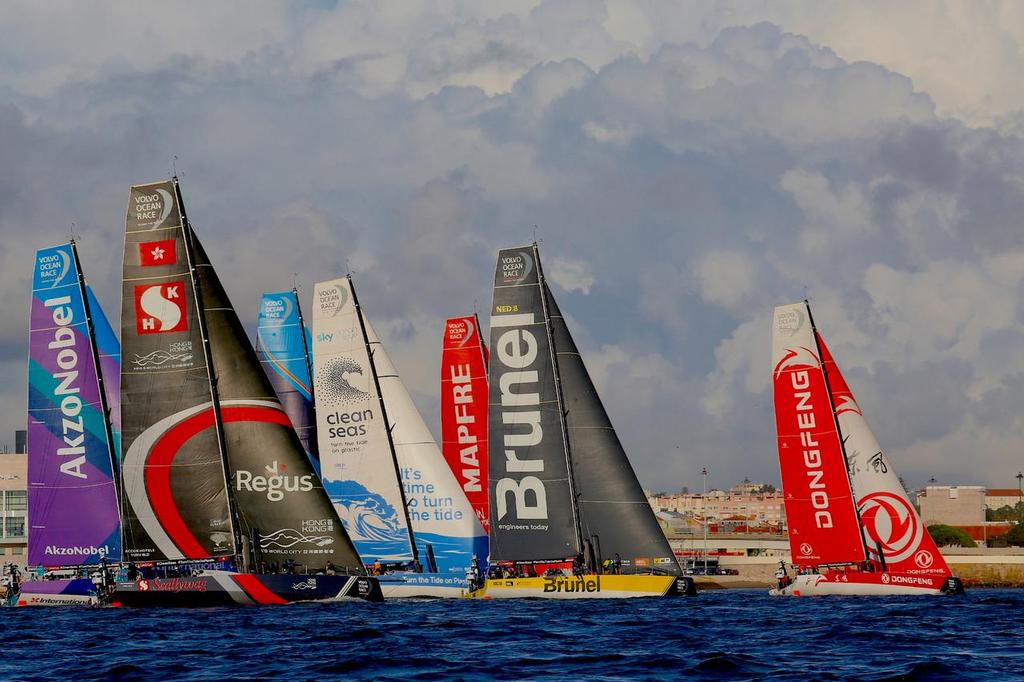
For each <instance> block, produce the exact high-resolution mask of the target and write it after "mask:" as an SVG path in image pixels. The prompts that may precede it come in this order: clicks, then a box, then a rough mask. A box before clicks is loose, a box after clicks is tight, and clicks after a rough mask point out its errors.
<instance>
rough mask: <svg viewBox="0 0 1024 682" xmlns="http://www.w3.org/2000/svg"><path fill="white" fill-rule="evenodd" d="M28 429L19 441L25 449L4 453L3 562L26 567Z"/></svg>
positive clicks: (0, 481) (0, 472)
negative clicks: (25, 443)
mask: <svg viewBox="0 0 1024 682" xmlns="http://www.w3.org/2000/svg"><path fill="white" fill-rule="evenodd" d="M23 433H24V432H22V431H19V432H18V437H17V438H16V442H17V443H18V445H20V446H21V447H16V448H15V449H16V450H21V452H15V453H3V454H0V563H4V564H8V563H14V564H17V565H18V566H21V567H22V568H24V566H25V560H26V558H27V557H26V550H27V548H28V535H27V533H28V458H27V456H26V455H25V452H24V442H25V438H24V435H23Z"/></svg>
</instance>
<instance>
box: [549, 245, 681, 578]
mask: <svg viewBox="0 0 1024 682" xmlns="http://www.w3.org/2000/svg"><path fill="white" fill-rule="evenodd" d="M538 263H539V260H538ZM538 269H539V265H538ZM542 281H543V280H542ZM544 292H545V295H546V296H547V310H548V316H549V318H550V324H551V338H552V341H553V345H554V349H555V358H556V360H557V362H558V375H559V378H560V379H561V386H562V407H563V410H564V413H565V424H566V432H567V434H568V436H569V452H570V455H571V461H572V471H573V481H574V483H575V488H576V496H577V499H578V500H579V502H578V504H579V516H580V523H581V525H582V535H583V539H584V542H585V543H586V542H589V543H590V544H591V547H592V548H593V551H594V553H595V555H596V554H597V553H598V552H599V553H600V554H601V555H602V556H603V557H604V558H612V557H614V556H615V555H616V554H618V555H619V557H620V559H621V562H622V565H623V566H624V567H627V568H629V569H641V570H642V569H648V568H649V569H653V570H656V571H658V572H664V573H672V574H675V575H679V574H681V570H680V568H679V564H678V562H677V561H676V558H675V554H674V553H673V552H672V548H671V547H669V544H668V539H667V538H666V537H665V533H664V532H663V531H662V530H661V526H659V525H658V521H657V519H656V518H655V516H654V512H653V511H652V510H651V506H650V504H648V502H647V496H646V495H645V494H644V491H643V488H642V487H641V486H640V481H639V480H638V479H637V477H636V473H635V472H634V471H633V467H632V465H631V464H630V463H629V458H628V457H627V456H626V452H625V450H624V449H623V447H622V443H621V442H620V441H619V437H618V435H617V434H616V433H615V428H614V427H613V426H612V423H611V420H610V419H609V418H608V413H607V412H605V409H604V405H603V404H602V403H601V398H600V396H598V394H597V389H596V388H595V387H594V383H593V381H592V380H591V379H590V374H589V373H588V372H587V368H586V366H585V365H584V363H583V358H582V356H581V355H580V353H579V351H578V350H577V348H576V343H575V342H574V341H573V339H572V335H571V334H570V333H569V328H568V327H567V326H566V323H565V318H564V317H562V314H561V312H560V311H559V309H558V305H557V304H556V303H555V299H554V296H552V294H551V291H550V289H548V286H547V282H546V281H544Z"/></svg>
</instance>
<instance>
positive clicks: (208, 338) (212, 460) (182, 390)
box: [115, 178, 382, 606]
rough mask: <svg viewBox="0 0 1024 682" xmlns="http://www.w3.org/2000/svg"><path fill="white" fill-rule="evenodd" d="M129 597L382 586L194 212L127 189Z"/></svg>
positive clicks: (132, 600) (343, 594)
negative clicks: (368, 571)
mask: <svg viewBox="0 0 1024 682" xmlns="http://www.w3.org/2000/svg"><path fill="white" fill-rule="evenodd" d="M121 339H122V351H123V362H122V371H121V394H122V401H121V404H122V413H121V419H122V429H123V434H122V441H123V443H122V455H121V469H120V470H121V480H122V490H123V495H122V514H121V516H122V520H123V527H124V533H123V544H124V556H125V561H127V562H129V563H128V566H127V569H128V576H129V580H128V581H126V582H121V583H119V584H118V586H117V592H116V595H115V598H116V600H118V601H119V602H120V603H121V604H123V605H126V606H152V605H172V606H211V605H220V604H285V603H290V602H297V601H313V600H337V599H344V598H361V599H366V600H370V601H377V600H380V599H381V598H382V596H381V592H380V586H379V584H378V583H377V581H376V580H375V579H373V578H371V577H368V576H366V575H365V570H364V569H363V567H362V562H361V561H360V559H359V555H358V554H357V553H356V550H355V547H354V546H353V545H352V542H351V541H350V540H349V538H348V535H347V534H346V533H345V530H344V528H343V526H342V524H341V520H340V519H339V518H338V515H337V514H336V513H335V511H334V508H333V506H332V505H331V504H330V500H329V499H328V498H327V495H326V494H325V493H324V490H323V487H322V486H321V485H320V482H319V480H318V479H317V476H316V473H315V472H314V470H313V467H312V465H311V464H310V461H309V459H308V457H307V455H306V452H305V450H304V449H303V447H302V444H301V442H300V441H299V437H298V435H297V434H296V432H295V430H294V428H293V426H292V422H291V420H290V419H289V418H288V415H287V414H286V413H285V411H284V408H283V407H282V405H281V402H280V401H279V400H278V398H277V397H276V396H275V394H274V390H273V387H272V386H271V385H270V381H269V379H268V378H267V376H266V374H265V373H264V371H263V369H262V368H261V367H260V362H259V358H258V357H257V355H256V352H255V351H254V350H253V347H252V344H251V343H250V342H249V339H248V337H247V336H246V334H245V331H244V330H243V328H242V325H241V322H240V320H239V319H238V315H237V314H236V313H235V311H234V309H233V308H232V306H231V302H230V301H229V300H228V297H227V294H226V292H225V291H224V288H223V286H222V285H221V282H220V279H219V278H218V277H217V273H216V272H215V271H214V268H213V266H212V264H211V263H210V260H209V258H208V257H207V255H206V251H205V250H204V249H203V246H202V244H201V243H200V242H199V239H198V237H197V235H196V234H195V231H194V230H193V228H192V226H191V224H190V223H189V220H188V217H187V215H186V212H185V207H184V203H183V202H182V196H181V189H180V186H179V184H178V180H177V178H173V179H171V180H170V181H165V182H158V183H153V184H146V185H136V186H133V187H132V189H131V193H130V195H129V201H128V214H127V219H126V226H125V245H124V264H123V288H122V308H121Z"/></svg>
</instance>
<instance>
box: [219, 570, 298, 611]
mask: <svg viewBox="0 0 1024 682" xmlns="http://www.w3.org/2000/svg"><path fill="white" fill-rule="evenodd" d="M231 578H232V579H233V580H234V581H235V582H236V583H238V586H239V587H241V588H242V589H243V590H245V593H246V594H248V595H249V596H250V597H252V599H253V601H255V602H256V603H257V604H287V603H288V602H287V601H285V600H284V599H282V598H281V597H279V596H277V595H276V594H274V593H273V592H271V591H270V589H269V588H268V587H267V586H266V585H264V584H263V583H261V582H260V579H259V578H257V577H256V576H254V575H252V574H249V573H238V574H236V575H232V576H231Z"/></svg>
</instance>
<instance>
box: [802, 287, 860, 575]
mask: <svg viewBox="0 0 1024 682" xmlns="http://www.w3.org/2000/svg"><path fill="white" fill-rule="evenodd" d="M804 306H805V307H806V308H807V321H808V322H809V323H810V325H811V333H812V334H813V335H814V350H815V351H817V353H818V358H819V359H820V360H821V374H822V376H823V377H825V393H826V394H827V395H828V405H829V411H830V412H831V413H832V421H833V423H834V424H835V427H836V433H837V434H839V449H840V451H841V452H842V453H843V463H844V465H845V466H844V470H845V472H846V480H847V481H849V483H850V497H851V502H853V513H854V515H855V516H856V517H857V529H858V530H859V531H860V543H861V547H863V549H864V556H865V557H868V556H870V554H869V553H868V541H867V538H866V537H865V535H864V524H863V522H862V521H861V518H860V509H858V508H857V494H856V492H855V491H854V489H853V479H852V478H850V458H849V457H848V456H847V454H846V439H845V438H843V430H842V429H841V428H840V427H839V417H838V415H836V404H835V400H833V398H832V386H831V385H830V384H829V380H828V370H827V369H826V368H825V360H824V356H823V355H822V352H821V342H820V341H819V340H818V327H817V326H815V324H814V315H813V314H811V303H810V301H808V300H807V299H806V298H805V299H804Z"/></svg>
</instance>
